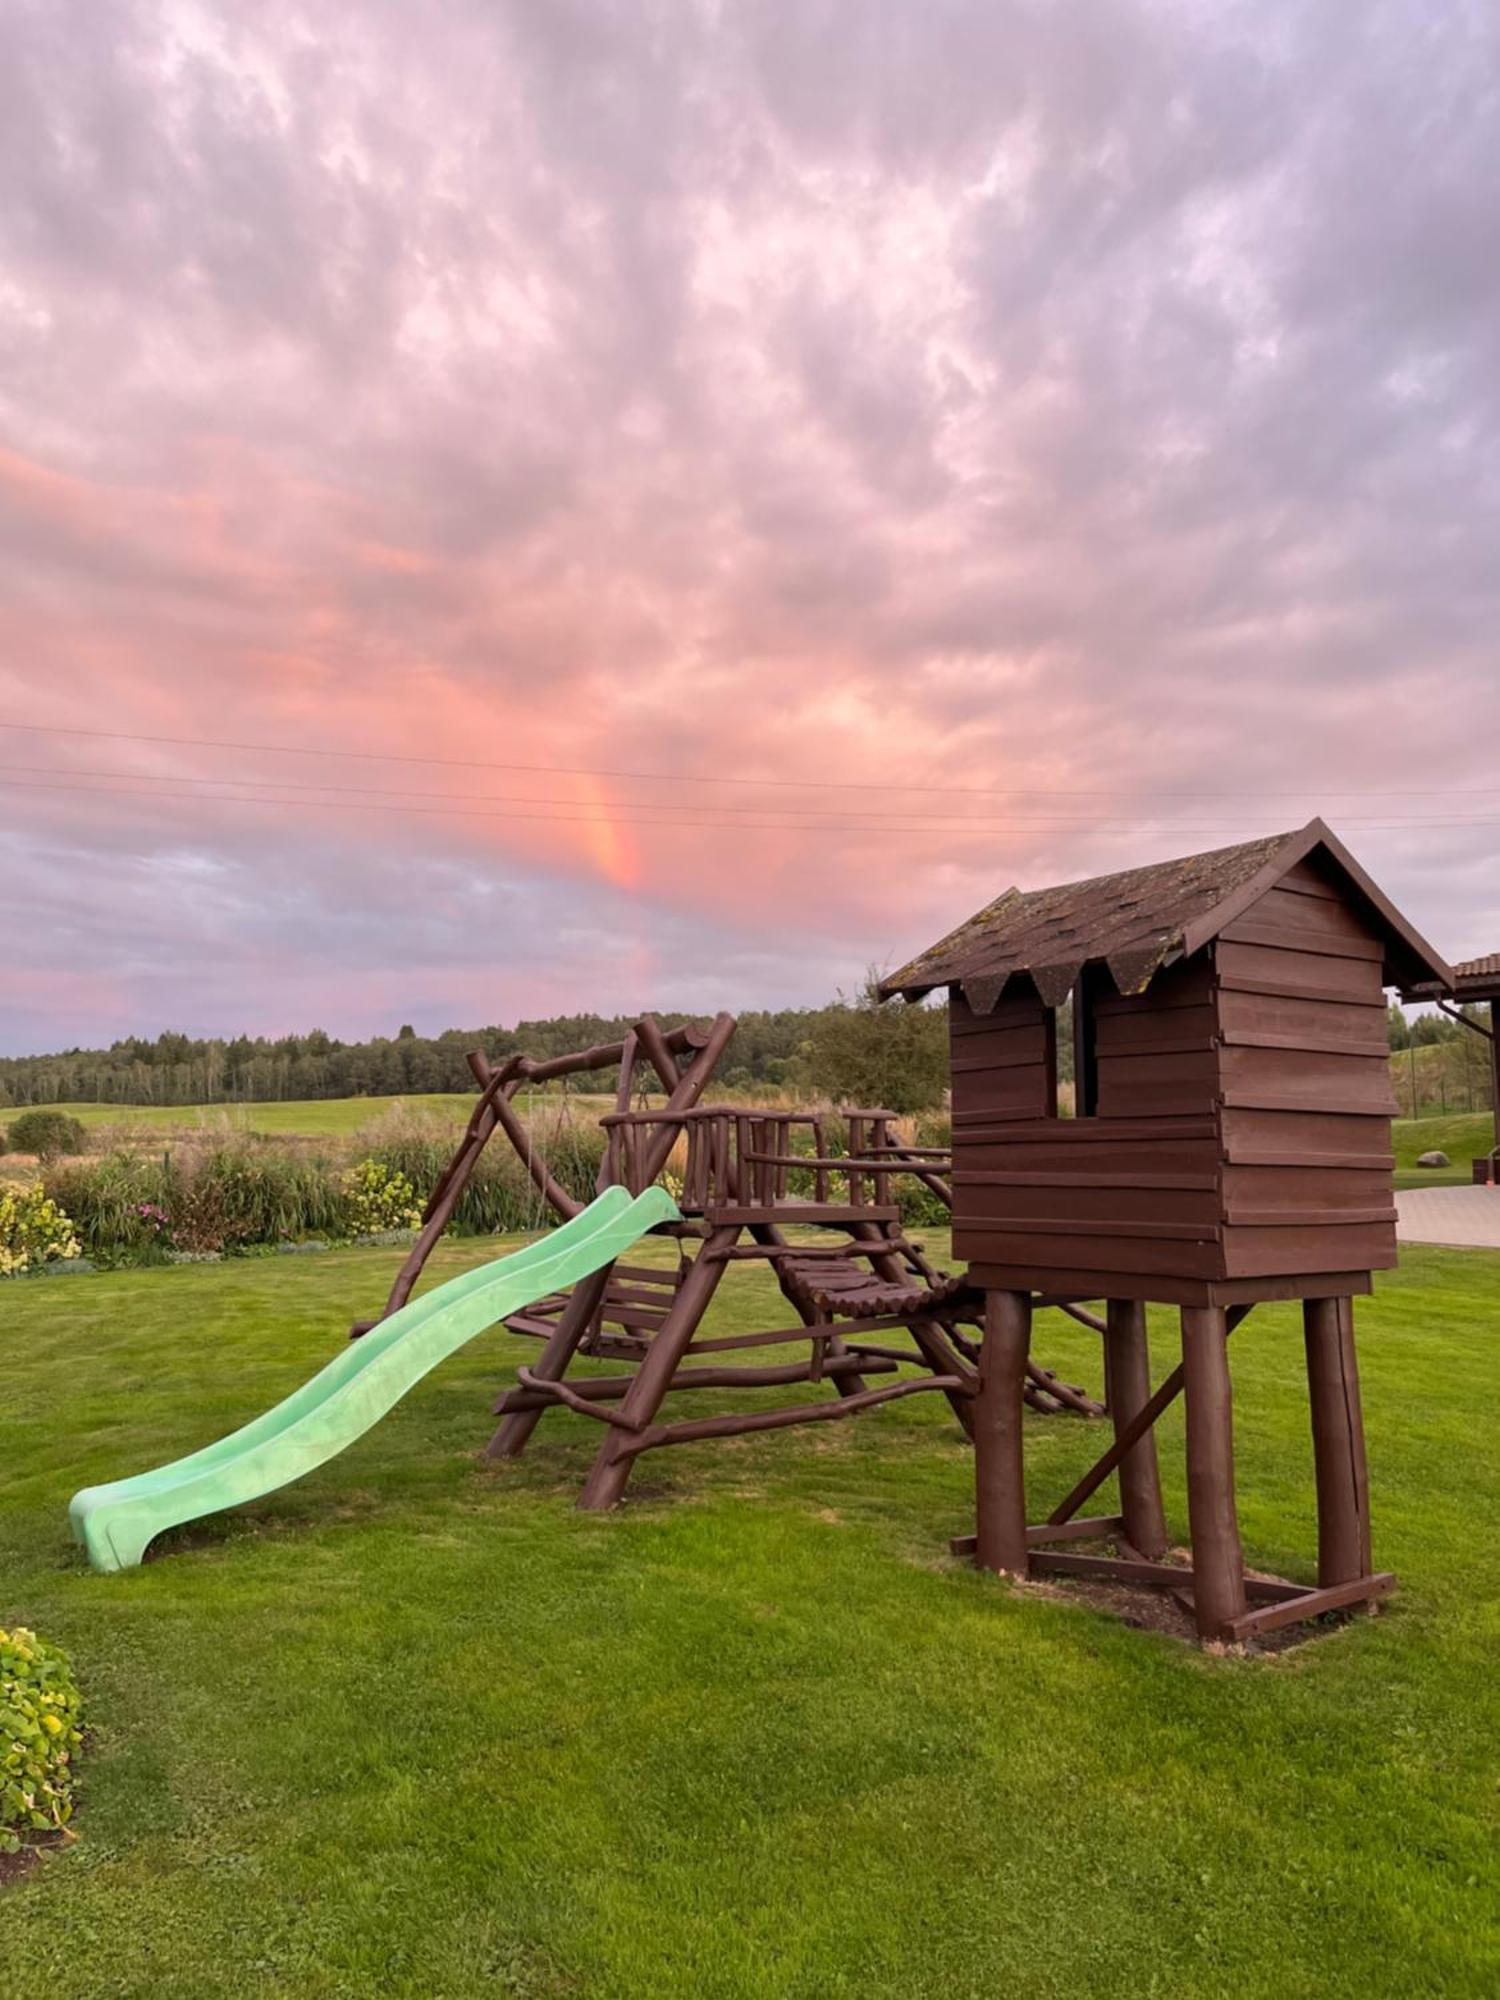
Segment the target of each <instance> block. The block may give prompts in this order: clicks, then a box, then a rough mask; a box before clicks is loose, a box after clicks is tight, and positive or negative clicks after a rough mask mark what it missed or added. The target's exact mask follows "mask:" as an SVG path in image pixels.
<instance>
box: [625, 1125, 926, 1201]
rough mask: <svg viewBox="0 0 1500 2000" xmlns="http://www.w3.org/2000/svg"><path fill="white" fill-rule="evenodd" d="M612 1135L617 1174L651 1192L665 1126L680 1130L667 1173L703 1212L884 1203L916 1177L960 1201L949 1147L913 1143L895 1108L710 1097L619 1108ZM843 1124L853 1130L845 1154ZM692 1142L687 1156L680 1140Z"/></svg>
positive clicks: (633, 1188) (682, 1197)
mask: <svg viewBox="0 0 1500 2000" xmlns="http://www.w3.org/2000/svg"><path fill="white" fill-rule="evenodd" d="M601 1122H602V1123H603V1126H604V1130H605V1133H606V1135H607V1142H608V1152H607V1156H606V1170H607V1178H608V1180H609V1181H611V1182H614V1183H616V1184H618V1185H619V1186H621V1187H624V1188H628V1189H629V1191H630V1192H631V1193H632V1194H639V1193H641V1191H642V1189H643V1188H644V1187H645V1185H646V1182H647V1180H648V1179H649V1178H651V1177H652V1176H651V1174H650V1172H649V1169H650V1167H651V1165H652V1159H653V1155H654V1156H655V1158H656V1159H659V1158H660V1157H661V1151H660V1146H661V1134H662V1131H663V1128H664V1127H668V1126H670V1127H673V1128H675V1130H674V1132H673V1138H674V1147H673V1156H672V1157H671V1158H670V1159H669V1161H668V1164H667V1167H666V1169H665V1172H666V1174H667V1175H669V1176H672V1177H674V1178H675V1177H676V1176H677V1175H679V1174H680V1177H681V1183H682V1185H681V1189H680V1191H677V1190H675V1189H674V1191H675V1192H677V1200H678V1204H679V1206H680V1207H681V1208H682V1209H683V1211H684V1212H685V1213H687V1214H694V1215H701V1214H702V1213H703V1212H704V1211H705V1210H707V1209H711V1208H720V1207H725V1206H728V1205H730V1204H735V1205H738V1206H739V1207H742V1208H777V1207H782V1206H785V1205H786V1204H788V1203H790V1202H801V1203H807V1204H810V1205H812V1206H814V1207H840V1208H863V1207H869V1206H874V1207H877V1208H884V1207H888V1206H890V1205H891V1203H892V1202H893V1201H894V1199H895V1194H894V1190H893V1185H892V1183H893V1181H894V1179H895V1177H896V1176H897V1175H899V1174H903V1173H909V1174H913V1175H915V1176H916V1177H917V1178H918V1179H919V1180H921V1181H922V1182H923V1183H924V1184H925V1185H926V1186H928V1187H930V1188H931V1189H932V1190H933V1192H934V1193H936V1194H937V1195H938V1196H939V1197H940V1198H941V1199H942V1200H943V1201H944V1202H947V1203H949V1205H950V1206H951V1202H952V1194H951V1189H950V1186H949V1183H948V1181H947V1180H946V1179H945V1178H944V1175H945V1173H946V1170H947V1168H948V1165H949V1155H948V1153H947V1152H946V1151H945V1150H943V1149H941V1148H938V1147H928V1146H905V1145H903V1144H902V1143H901V1141H900V1139H899V1137H898V1136H897V1135H896V1133H895V1131H894V1129H893V1127H894V1122H895V1114H894V1113H893V1112H890V1111H834V1112H816V1111H814V1112H797V1111H757V1110H750V1109H746V1108H744V1107H742V1106H738V1105H701V1106H698V1107H696V1108H695V1109H693V1110H690V1111H685V1112H682V1111H678V1112H672V1111H623V1112H614V1113H612V1114H610V1115H609V1116H607V1117H605V1118H604V1119H603V1120H602V1121H601ZM833 1128H837V1129H838V1130H840V1131H842V1132H843V1133H844V1134H845V1135H846V1137H847V1150H846V1151H839V1152H835V1151H834V1150H832V1148H833V1145H834V1143H835V1142H834V1138H833ZM679 1136H680V1137H681V1139H682V1141H683V1147H684V1153H683V1156H679V1155H678V1154H677V1149H676V1145H675V1141H676V1139H677V1138H678V1137H679Z"/></svg>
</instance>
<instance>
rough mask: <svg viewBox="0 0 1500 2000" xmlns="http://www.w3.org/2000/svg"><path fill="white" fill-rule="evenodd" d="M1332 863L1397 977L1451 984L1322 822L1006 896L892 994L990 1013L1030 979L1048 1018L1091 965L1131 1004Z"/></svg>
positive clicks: (892, 984)
mask: <svg viewBox="0 0 1500 2000" xmlns="http://www.w3.org/2000/svg"><path fill="white" fill-rule="evenodd" d="M1314 854H1322V855H1324V856H1326V857H1327V859H1328V860H1329V861H1330V862H1331V863H1332V864H1333V866H1334V868H1335V870H1336V871H1337V873H1338V875H1339V876H1340V877H1341V878H1342V881H1343V884H1344V886H1345V888H1346V890H1347V891H1348V893H1349V896H1350V900H1351V901H1352V902H1353V903H1354V904H1356V905H1357V906H1358V907H1360V908H1362V909H1363V911H1364V913H1365V915H1366V916H1367V917H1368V918H1369V919H1370V920H1371V922H1372V924H1373V926H1374V928H1375V929H1376V930H1377V931H1378V932H1379V934H1380V935H1381V936H1382V937H1383V938H1384V941H1385V946H1386V977H1387V979H1388V980H1389V981H1390V983H1392V984H1394V985H1397V986H1400V987H1401V988H1403V989H1408V988H1410V987H1413V986H1416V985H1419V984H1421V983H1423V982H1424V981H1429V980H1434V979H1439V980H1446V979H1447V978H1448V977H1450V974H1449V968H1448V967H1447V966H1446V965H1445V964H1444V963H1443V961H1442V960H1441V959H1440V958H1439V957H1438V956H1437V954H1436V953H1435V952H1434V951H1433V949H1432V947H1431V946H1430V945H1429V944H1428V943H1427V942H1426V940H1425V939H1424V938H1423V937H1421V936H1420V934H1419V933H1418V932H1416V931H1414V930H1413V929H1412V927H1411V926H1410V925H1409V924H1408V923H1407V922H1406V919H1405V918H1404V917H1403V916H1402V915H1401V914H1400V912H1399V911H1398V910H1397V909H1396V908H1395V906H1394V905H1393V904H1392V903H1391V902H1389V901H1388V899H1387V898H1386V897H1385V895H1384V894H1383V893H1382V891H1381V890H1380V889H1378V888H1377V887H1376V885H1375V883H1374V882H1373V881H1371V879H1370V877H1369V876H1368V875H1366V874H1365V872H1364V870H1363V869H1362V868H1361V867H1360V866H1359V863H1358V862H1357V861H1356V860H1355V859H1354V857H1353V855H1352V854H1350V853H1349V851H1348V849H1347V848H1346V847H1345V846H1344V845H1343V843H1342V842H1341V841H1340V840H1338V839H1337V837H1336V836H1335V835H1334V834H1333V833H1331V832H1330V831H1329V829H1328V828H1327V827H1326V826H1325V825H1324V824H1323V822H1322V820H1319V819H1315V820H1311V821H1309V823H1308V824H1307V825H1306V826H1304V827H1300V828H1298V829H1297V830H1296V831H1294V832H1292V833H1282V834H1273V835H1270V836H1268V837H1267V838H1266V839H1264V840H1250V841H1244V842H1242V843H1241V844H1240V845H1238V846H1236V847H1220V848H1215V849H1212V850H1211V851H1209V852H1206V853H1202V854H1189V855H1186V856H1184V857H1183V858H1182V859H1180V860H1177V861H1161V862H1156V863H1153V864H1152V865H1151V866H1149V867H1145V868H1131V869H1126V870H1125V871H1123V872H1122V873H1120V874H1117V875H1098V876H1093V877H1091V878H1090V879H1089V880H1087V881H1083V882H1065V883H1062V884H1060V885H1059V886H1057V887H1055V888H1051V889H1034V890H1028V891H1022V890H1019V889H1007V890H1006V892H1005V893H1004V895H1002V896H998V897H997V898H996V899H995V901H994V902H993V903H990V904H988V905H986V907H985V908H984V909H982V910H980V911H979V912H977V914H976V915H974V916H972V917H970V918H969V920H968V921H967V922H966V923H963V924H960V925H959V927H958V928H957V930H954V931H950V932H949V934H948V935H947V937H945V938H942V939H940V940H939V942H938V943H937V944H935V945H933V946H931V947H930V948H929V949H928V950H927V951H925V952H922V953H921V954H920V955H919V956H918V957H916V958H914V959H913V960H912V961H911V963H910V964H909V965H905V966H903V967H902V968H901V970H900V971H899V972H896V973H893V974H892V975H891V976H890V977H889V978H888V979H885V980H883V981H882V982H881V987H880V991H881V993H882V995H884V996H886V997H889V996H890V995H892V994H895V993H903V994H905V995H906V996H907V998H908V999H918V998H920V997H921V996H922V995H923V994H925V993H930V992H931V991H932V990H933V988H934V987H937V986H958V985H961V986H962V987H963V988H964V992H965V995H966V997H967V998H968V1001H969V1004H970V1005H971V1006H972V1007H974V1008H976V1009H977V1010H978V1011H979V1012H981V1013H983V1012H987V1011H988V1010H989V1009H990V1008H992V1007H993V1006H994V1005H995V1003H996V1001H997V1000H998V999H999V997H1000V994H1001V993H1002V992H1003V990H1004V988H1005V985H1006V983H1007V982H1008V981H1009V980H1010V979H1012V978H1014V977H1018V976H1020V975H1022V974H1024V975H1026V976H1028V977H1029V978H1030V979H1031V980H1032V981H1033V982H1034V983H1035V985H1036V988H1037V991H1038V992H1039V993H1040V995H1041V997H1042V1000H1043V1001H1044V1002H1045V1003H1046V1005H1048V1006H1049V1007H1056V1006H1060V1005H1061V1004H1062V1002H1063V1000H1064V999H1066V997H1067V995H1068V994H1069V993H1070V992H1071V991H1072V988H1073V986H1074V984H1075V983H1076V981H1077V978H1078V975H1079V972H1080V971H1081V970H1082V968H1083V967H1084V966H1085V965H1090V964H1101V963H1102V964H1103V965H1105V966H1106V967H1107V968H1108V970H1109V974H1110V977H1111V978H1112V979H1113V980H1114V983H1115V985H1116V987H1117V988H1118V989H1119V991H1120V992H1121V993H1139V992H1142V991H1144V989H1145V988H1146V987H1147V986H1148V985H1149V984H1150V982H1151V979H1152V977H1153V976H1154V974H1155V973H1157V972H1158V971H1159V970H1160V969H1161V967H1162V966H1163V965H1166V964H1168V963H1170V962H1171V961H1173V960H1175V959H1178V958H1185V957H1191V956H1192V954H1193V953H1195V952H1198V951H1201V950H1202V949H1203V947H1204V946H1205V945H1206V944H1208V943H1210V942H1211V941H1212V940H1213V939H1214V938H1215V937H1217V936H1218V934H1219V932H1220V931H1221V930H1223V929H1224V927H1225V926H1226V925H1227V924H1231V923H1233V922H1234V920H1235V918H1236V917H1238V916H1241V915H1242V914H1243V913H1244V912H1245V911H1246V910H1248V909H1249V908H1250V907H1251V905H1252V904H1254V903H1256V902H1258V901H1259V900H1260V898H1261V897H1262V896H1264V895H1265V893H1266V892H1267V890H1268V889H1272V888H1274V887H1275V885H1276V883H1277V882H1278V881H1279V880H1280V879H1281V877H1282V876H1283V875H1285V874H1286V872H1287V871H1288V869H1290V868H1292V867H1294V866H1295V865H1296V864H1297V863H1298V862H1299V861H1303V860H1306V859H1307V858H1308V857H1309V856H1312V855H1314Z"/></svg>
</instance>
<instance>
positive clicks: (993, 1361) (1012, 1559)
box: [974, 1292, 1031, 1576]
mask: <svg viewBox="0 0 1500 2000" xmlns="http://www.w3.org/2000/svg"><path fill="white" fill-rule="evenodd" d="M1030 1344H1031V1294H1030V1292H986V1293H985V1300H984V1345H983V1347H982V1348H981V1349H980V1355H979V1393H978V1395H977V1396H976V1397H975V1398H974V1529H975V1540H974V1560H975V1562H976V1563H978V1565H979V1567H980V1568H981V1569H993V1570H1009V1571H1011V1572H1012V1573H1013V1574H1014V1575H1016V1576H1025V1574H1026V1568H1027V1564H1026V1471H1025V1462H1024V1456H1023V1451H1022V1442H1021V1427H1022V1415H1021V1413H1022V1409H1023V1407H1024V1392H1025V1386H1026V1357H1027V1351H1028V1349H1029V1347H1030Z"/></svg>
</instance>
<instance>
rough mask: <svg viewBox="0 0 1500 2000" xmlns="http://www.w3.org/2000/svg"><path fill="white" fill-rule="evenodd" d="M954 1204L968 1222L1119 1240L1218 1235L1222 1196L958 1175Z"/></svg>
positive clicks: (1212, 1188)
mask: <svg viewBox="0 0 1500 2000" xmlns="http://www.w3.org/2000/svg"><path fill="white" fill-rule="evenodd" d="M954 1179H955V1192H954V1197H953V1198H954V1204H955V1209H956V1212H957V1213H958V1214H959V1215H961V1216H962V1217H963V1218H964V1220H965V1221H966V1222H991V1223H997V1224H999V1225H1001V1226H1002V1227H1004V1228H1007V1229H1031V1228H1044V1227H1046V1228H1051V1229H1053V1230H1054V1231H1055V1232H1057V1233H1061V1232H1062V1231H1064V1230H1066V1229H1072V1230H1073V1232H1074V1233H1075V1234H1076V1233H1078V1232H1079V1231H1080V1230H1081V1229H1082V1228H1084V1227H1085V1226H1086V1227H1087V1228H1088V1229H1089V1230H1091V1231H1092V1230H1095V1229H1098V1230H1101V1231H1103V1232H1104V1233H1105V1234H1113V1235H1119V1236H1141V1235H1145V1236H1158V1235H1169V1236H1172V1235H1183V1234H1186V1235H1189V1236H1209V1237H1211V1236H1212V1235H1213V1234H1214V1231H1215V1229H1216V1228H1217V1226H1218V1222H1219V1194H1218V1188H1217V1185H1216V1184H1215V1183H1210V1185H1209V1186H1208V1187H1207V1188H1200V1189H1197V1190H1191V1189H1164V1188H1160V1187H1153V1186H1146V1187H1119V1186H1104V1187H1096V1186H1092V1185H1090V1186H1078V1185H1075V1186H1073V1187H1067V1185H1066V1183H1063V1184H1061V1185H1053V1186H1036V1185H1031V1186H1028V1185H1027V1184H1026V1183H1025V1182H1024V1181H1008V1182H1002V1183H1000V1184H998V1185H997V1184H996V1183H994V1182H992V1181H990V1180H987V1179H986V1180H970V1179H969V1178H968V1177H967V1176H965V1175H963V1174H958V1175H955V1177H954Z"/></svg>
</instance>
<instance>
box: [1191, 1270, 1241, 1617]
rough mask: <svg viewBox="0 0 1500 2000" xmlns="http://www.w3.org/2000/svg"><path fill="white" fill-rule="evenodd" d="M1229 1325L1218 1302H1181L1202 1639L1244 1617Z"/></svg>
mask: <svg viewBox="0 0 1500 2000" xmlns="http://www.w3.org/2000/svg"><path fill="white" fill-rule="evenodd" d="M1228 1338H1229V1327H1228V1324H1227V1322H1226V1319H1225V1315H1224V1310H1223V1308H1222V1307H1221V1306H1185V1307H1184V1308H1183V1312H1182V1369H1183V1382H1184V1389H1185V1393H1186V1400H1187V1484H1188V1522H1189V1526H1190V1529H1191V1533H1192V1541H1193V1605H1194V1612H1195V1615H1196V1617H1197V1623H1198V1636H1199V1637H1200V1638H1202V1639H1224V1638H1228V1637H1229V1636H1230V1633H1229V1627H1230V1626H1231V1625H1233V1623H1234V1621H1235V1620H1236V1619H1237V1618H1243V1617H1244V1615H1245V1608H1246V1606H1245V1557H1244V1551H1243V1549H1242V1548H1241V1546H1240V1526H1239V1520H1238V1517H1237V1516H1236V1513H1235V1505H1234V1418H1233V1397H1232V1392H1231V1389H1230V1382H1229V1350H1228Z"/></svg>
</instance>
